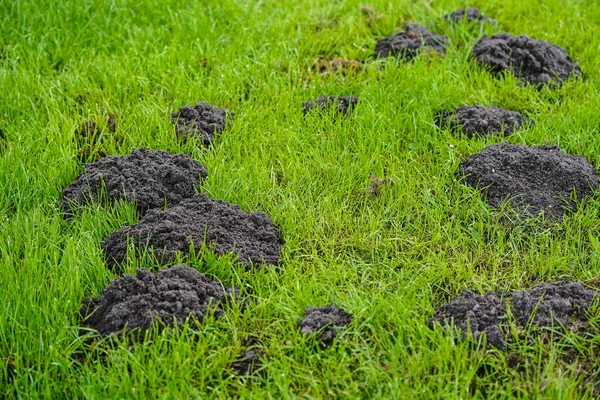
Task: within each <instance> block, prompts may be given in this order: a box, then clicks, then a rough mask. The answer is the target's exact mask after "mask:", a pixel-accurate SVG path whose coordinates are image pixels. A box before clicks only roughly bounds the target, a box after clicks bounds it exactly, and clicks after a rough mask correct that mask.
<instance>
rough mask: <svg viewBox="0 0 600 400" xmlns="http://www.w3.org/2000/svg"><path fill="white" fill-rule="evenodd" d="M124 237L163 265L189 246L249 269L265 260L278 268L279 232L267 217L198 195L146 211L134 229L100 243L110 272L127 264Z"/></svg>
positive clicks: (121, 231) (280, 240)
mask: <svg viewBox="0 0 600 400" xmlns="http://www.w3.org/2000/svg"><path fill="white" fill-rule="evenodd" d="M128 238H129V240H131V241H133V243H134V246H135V247H136V248H137V249H144V248H145V247H146V244H147V245H148V246H149V248H152V249H153V252H154V255H155V256H156V257H157V258H158V259H159V260H162V261H163V262H166V261H168V260H171V259H173V258H174V257H175V255H176V254H177V253H178V252H181V253H182V254H184V255H185V254H188V252H189V250H190V242H193V243H194V246H195V248H196V249H199V248H200V247H201V246H202V244H203V243H206V244H207V245H208V246H209V247H214V248H215V250H216V252H217V253H218V254H225V253H229V252H235V253H237V254H238V261H240V262H244V263H246V264H247V265H250V264H254V265H255V266H259V265H261V264H262V263H263V261H264V263H265V264H267V265H277V264H279V257H280V252H281V248H282V246H283V241H282V239H281V234H280V232H279V228H278V227H277V226H275V225H274V224H273V222H271V219H270V218H269V216H268V215H267V214H265V213H263V212H253V213H246V212H244V211H243V210H242V209H241V208H240V206H238V205H234V204H230V203H227V202H225V201H220V200H213V199H211V198H209V197H208V196H206V195H205V194H202V193H201V194H197V195H195V196H193V197H191V198H189V199H186V200H184V201H182V202H181V203H180V204H179V205H177V206H176V207H173V208H171V209H168V210H150V211H149V212H148V213H147V214H146V216H145V217H144V218H142V220H140V221H139V222H138V223H137V224H135V225H131V226H126V227H124V228H122V229H121V230H119V231H117V232H115V233H113V234H112V235H111V236H110V237H108V238H106V239H104V240H103V241H102V244H101V245H102V248H103V250H104V252H105V256H106V261H107V264H108V266H109V267H110V268H115V267H117V265H118V264H121V263H123V261H124V260H125V257H126V253H127V240H128ZM205 239H206V240H205ZM117 268H118V267H117Z"/></svg>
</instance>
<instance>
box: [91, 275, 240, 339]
mask: <svg viewBox="0 0 600 400" xmlns="http://www.w3.org/2000/svg"><path fill="white" fill-rule="evenodd" d="M235 294H237V289H236V288H224V287H223V286H222V285H221V283H219V282H218V281H216V280H210V279H208V278H207V277H206V276H204V275H203V274H200V273H199V272H198V271H196V270H195V269H193V268H189V267H187V266H186V265H185V264H179V265H175V266H173V267H171V268H167V269H164V270H162V271H160V272H158V273H157V274H153V273H152V272H150V271H148V270H147V269H144V268H141V269H139V270H138V271H137V274H136V275H127V276H125V277H123V278H116V279H115V280H113V281H112V282H111V283H110V284H109V285H108V286H107V287H106V288H105V289H104V292H103V293H102V295H101V296H99V297H97V298H95V299H90V298H87V299H86V300H84V302H83V305H82V306H81V316H82V318H83V325H84V326H88V327H90V328H93V329H94V330H96V331H98V332H99V333H100V334H101V335H104V336H108V335H116V336H120V334H121V333H122V332H123V330H125V331H127V332H130V331H134V330H135V331H137V332H138V333H139V334H143V332H144V331H146V330H148V329H151V328H152V327H153V326H154V324H155V323H156V322H157V321H160V322H161V323H162V324H164V325H165V326H173V325H180V326H181V325H182V324H183V323H184V322H185V321H186V319H187V318H189V317H193V318H195V319H196V320H197V321H199V322H200V321H202V320H203V319H204V318H205V317H206V315H207V314H209V313H210V312H214V313H215V315H216V316H219V315H221V314H222V313H223V309H222V303H223V302H224V301H225V300H226V299H228V298H230V297H232V296H234V295H235Z"/></svg>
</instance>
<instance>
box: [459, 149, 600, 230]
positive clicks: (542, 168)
mask: <svg viewBox="0 0 600 400" xmlns="http://www.w3.org/2000/svg"><path fill="white" fill-rule="evenodd" d="M459 175H464V176H466V180H465V183H466V184H467V185H468V186H471V187H474V188H480V189H483V190H484V191H485V192H486V193H487V196H486V200H487V203H488V204H489V205H490V206H492V207H499V206H500V205H501V204H502V203H503V202H504V201H505V200H507V199H510V201H511V205H512V206H513V208H514V209H515V210H517V211H518V212H519V213H520V214H521V215H523V216H532V215H533V216H536V215H538V214H539V213H541V212H544V215H545V217H546V218H548V219H561V218H562V217H563V216H564V214H565V213H566V212H567V211H570V210H571V209H573V208H574V207H575V206H576V205H577V203H578V202H580V201H582V200H583V199H584V198H586V197H587V196H590V195H592V194H593V192H594V190H595V189H596V188H597V187H598V172H597V171H596V169H595V168H594V166H592V165H591V164H590V163H589V162H587V161H586V160H585V159H584V158H583V157H578V156H572V155H569V154H565V153H563V152H561V151H559V149H558V147H556V146H542V147H527V146H521V145H516V144H509V143H506V142H504V143H500V144H496V145H492V146H488V147H486V148H485V149H483V150H482V151H480V152H479V153H475V154H473V155H472V156H471V157H469V158H468V159H467V160H465V161H463V162H462V163H461V164H460V167H459ZM573 191H575V195H574V196H573Z"/></svg>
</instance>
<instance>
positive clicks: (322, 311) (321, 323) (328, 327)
mask: <svg viewBox="0 0 600 400" xmlns="http://www.w3.org/2000/svg"><path fill="white" fill-rule="evenodd" d="M353 319H354V318H353V317H352V316H351V315H350V314H348V313H347V312H346V311H345V310H344V309H343V308H340V307H336V305H335V304H330V305H328V306H326V307H310V306H309V307H306V314H305V315H304V317H302V319H301V320H300V321H299V322H298V323H297V324H296V328H298V329H300V332H301V333H303V334H304V335H306V336H309V335H312V334H315V333H318V336H317V339H318V340H319V341H320V342H321V344H322V345H323V346H325V347H328V346H330V345H331V344H332V343H333V339H334V338H335V337H336V336H337V334H338V332H339V330H340V329H341V328H342V327H345V326H347V325H350V323H351V322H352V321H353Z"/></svg>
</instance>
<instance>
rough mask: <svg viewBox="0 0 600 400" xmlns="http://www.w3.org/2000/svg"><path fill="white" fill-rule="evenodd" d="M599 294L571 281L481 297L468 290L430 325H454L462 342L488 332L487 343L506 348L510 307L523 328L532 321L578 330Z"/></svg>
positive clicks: (444, 309) (444, 306)
mask: <svg viewBox="0 0 600 400" xmlns="http://www.w3.org/2000/svg"><path fill="white" fill-rule="evenodd" d="M595 294H596V292H594V291H593V290H590V289H587V288H585V287H584V286H583V285H582V284H581V283H579V282H571V281H560V282H553V283H541V284H539V285H537V286H536V287H534V288H533V289H529V290H522V291H518V292H508V293H497V292H488V293H486V294H485V295H477V294H474V293H473V292H470V291H466V292H464V293H463V294H462V295H460V296H458V297H456V298H454V299H453V300H452V301H450V303H448V304H445V305H443V306H442V307H440V308H439V309H437V310H436V311H435V314H434V316H433V317H432V318H431V319H430V320H429V326H430V327H432V328H433V326H434V324H435V323H439V324H441V325H442V326H443V327H445V328H450V326H451V324H452V323H453V324H454V327H456V328H457V329H459V330H460V331H461V339H462V340H464V339H466V337H467V335H468V333H469V332H470V333H471V334H472V335H473V338H474V339H475V340H477V339H478V338H479V337H480V336H481V335H482V334H484V333H485V334H486V337H487V343H489V344H491V345H493V346H495V347H497V348H499V349H504V347H505V345H506V341H507V338H506V336H505V335H504V333H503V331H502V329H501V324H503V323H506V317H507V305H508V308H509V309H510V312H511V313H512V315H513V316H514V318H515V321H516V324H517V326H518V327H520V328H524V327H526V326H527V324H528V322H529V321H532V322H533V324H534V325H536V326H538V327H552V326H556V325H562V326H564V327H566V328H567V329H572V330H574V329H577V328H579V327H582V326H586V325H587V319H586V317H585V310H586V309H587V308H588V307H589V306H590V305H591V304H592V301H593V299H594V296H595Z"/></svg>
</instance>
